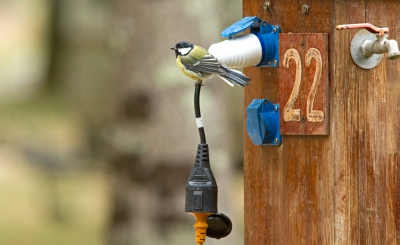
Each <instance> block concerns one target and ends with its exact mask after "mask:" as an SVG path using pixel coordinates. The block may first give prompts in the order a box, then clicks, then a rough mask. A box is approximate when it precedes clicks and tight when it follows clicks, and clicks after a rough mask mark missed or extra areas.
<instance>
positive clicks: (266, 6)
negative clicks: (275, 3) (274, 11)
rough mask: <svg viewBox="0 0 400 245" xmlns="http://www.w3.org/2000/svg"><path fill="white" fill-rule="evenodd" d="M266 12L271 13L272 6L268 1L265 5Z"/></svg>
mask: <svg viewBox="0 0 400 245" xmlns="http://www.w3.org/2000/svg"><path fill="white" fill-rule="evenodd" d="M263 7H264V10H265V12H269V11H271V4H270V3H269V2H268V1H266V2H265V3H264V6H263Z"/></svg>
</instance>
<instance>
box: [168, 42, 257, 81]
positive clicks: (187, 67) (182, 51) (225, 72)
mask: <svg viewBox="0 0 400 245" xmlns="http://www.w3.org/2000/svg"><path fill="white" fill-rule="evenodd" d="M171 49H172V50H175V55H176V63H177V65H178V67H179V69H180V70H181V71H182V72H183V74H185V75H186V76H188V77H190V78H192V79H193V80H195V81H196V82H198V83H200V84H201V83H202V81H203V80H204V79H206V78H209V77H211V76H212V75H217V76H218V77H220V78H221V79H222V80H223V81H225V82H226V83H227V84H229V85H230V86H232V87H233V86H234V84H238V85H240V86H242V87H243V86H248V85H249V82H250V80H251V79H250V78H248V77H246V76H245V75H244V74H243V73H241V72H240V71H237V70H233V69H230V68H229V67H228V66H227V65H225V64H223V63H221V62H219V61H218V59H217V58H215V57H214V56H213V55H212V54H210V53H209V52H208V51H207V50H206V49H204V48H202V47H200V46H196V45H193V44H192V43H190V42H187V41H182V42H179V43H177V44H176V45H175V46H172V47H171Z"/></svg>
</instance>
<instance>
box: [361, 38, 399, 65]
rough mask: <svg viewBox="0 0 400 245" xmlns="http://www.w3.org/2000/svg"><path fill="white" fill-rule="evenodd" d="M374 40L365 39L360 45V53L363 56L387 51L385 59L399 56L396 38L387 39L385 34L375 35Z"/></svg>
mask: <svg viewBox="0 0 400 245" xmlns="http://www.w3.org/2000/svg"><path fill="white" fill-rule="evenodd" d="M376 37H377V39H376V40H375V41H371V40H368V39H367V40H365V41H364V42H363V43H362V44H361V47H360V50H361V52H362V54H363V55H364V56H365V57H371V56H372V55H374V54H383V53H387V55H386V59H388V60H394V59H399V58H400V51H399V47H398V45H397V42H396V40H388V39H387V34H385V35H383V36H379V35H377V36H376Z"/></svg>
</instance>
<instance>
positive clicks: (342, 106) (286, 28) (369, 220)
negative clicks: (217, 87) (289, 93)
mask: <svg viewBox="0 0 400 245" xmlns="http://www.w3.org/2000/svg"><path fill="white" fill-rule="evenodd" d="M268 2H270V11H265V10H264V8H263V5H264V3H265V1H264V0H263V1H261V0H258V1H254V0H244V1H243V16H258V17H260V18H261V19H263V20H266V21H267V22H268V23H270V24H272V25H278V26H280V27H281V29H282V34H285V33H289V32H291V33H293V34H295V33H320V34H323V33H325V34H327V36H328V43H329V45H328V47H327V51H328V58H327V62H328V65H327V76H329V79H328V80H329V84H328V92H327V97H328V105H329V106H328V109H327V112H328V113H327V115H326V116H327V117H326V118H327V119H328V120H329V122H328V126H327V127H328V132H327V135H308V134H307V133H306V135H284V136H283V143H282V145H281V146H280V147H271V146H262V147H260V146H255V145H254V144H253V143H252V142H251V140H250V138H249V136H248V135H247V132H246V130H245V132H244V151H245V165H244V174H245V183H244V185H245V244H246V245H253V244H254V245H258V244H259V245H265V244H273V245H292V244H296V245H299V244H306V245H309V244H318V245H320V244H328V245H330V244H348V245H354V244H373V245H375V244H382V245H386V244H400V110H399V108H400V103H399V101H398V97H399V91H397V93H396V92H395V91H394V90H395V87H396V86H397V90H398V88H399V84H400V62H399V61H398V60H396V61H389V60H386V59H385V58H384V59H383V61H382V62H381V63H380V64H379V65H378V66H377V67H375V68H373V69H370V70H364V69H361V68H360V67H358V66H357V65H356V64H355V63H354V62H353V60H352V58H351V55H350V42H351V39H352V37H353V36H354V35H355V33H356V32H357V30H342V31H337V30H336V29H335V26H336V25H339V24H353V23H364V22H368V23H371V24H373V25H375V26H385V27H388V28H389V30H390V32H389V38H390V39H395V40H397V41H400V1H397V0H381V1H376V0H367V1H365V0H364V1H328V0H318V1H317V0H310V1H297V0H296V1H295V0H281V1H268ZM303 4H307V5H308V6H309V11H308V13H307V14H306V13H303V12H302V7H303ZM280 56H281V57H282V54H280ZM302 59H303V61H302V62H304V57H302ZM290 65H291V66H292V64H290ZM283 69H288V68H284V67H282V60H281V61H280V67H279V68H256V67H250V68H246V69H245V73H246V75H248V76H249V77H251V78H252V81H251V85H250V86H249V87H247V88H246V89H245V92H244V95H245V100H244V103H245V107H247V106H248V105H249V104H250V102H251V101H252V100H253V99H256V98H265V99H268V100H269V101H271V102H272V103H279V102H280V98H279V96H280V91H279V86H280V85H279V80H280V79H282V77H280V76H282V75H281V73H282V72H283ZM293 69H295V68H293ZM304 86H306V85H304ZM307 86H308V85H307ZM308 89H309V88H308ZM306 90H307V88H306ZM306 90H304V91H303V92H302V91H301V90H300V92H299V93H306V92H305V91H306ZM317 96H319V95H318V94H317ZM299 98H300V97H299ZM316 98H317V97H316ZM297 103H300V102H297ZM284 106H285V105H282V104H281V108H283V107H284ZM296 106H298V107H300V104H296V103H295V104H294V107H296ZM304 132H305V131H304Z"/></svg>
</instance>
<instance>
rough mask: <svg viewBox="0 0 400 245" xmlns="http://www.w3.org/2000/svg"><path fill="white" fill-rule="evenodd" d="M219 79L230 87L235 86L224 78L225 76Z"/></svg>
mask: <svg viewBox="0 0 400 245" xmlns="http://www.w3.org/2000/svg"><path fill="white" fill-rule="evenodd" d="M218 77H219V78H221V79H222V80H223V81H224V82H226V83H227V84H228V85H229V86H231V87H233V86H234V85H233V83H232V82H230V81H229V80H228V79H226V78H224V77H223V76H219V75H218Z"/></svg>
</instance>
